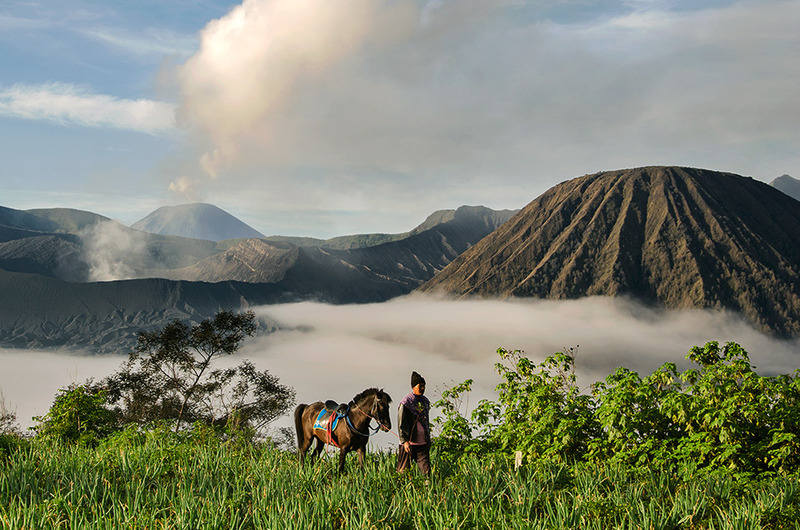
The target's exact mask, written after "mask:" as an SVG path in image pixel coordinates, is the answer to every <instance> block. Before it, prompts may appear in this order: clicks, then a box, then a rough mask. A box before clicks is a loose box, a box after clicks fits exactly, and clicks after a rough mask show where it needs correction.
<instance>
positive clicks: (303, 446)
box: [297, 436, 314, 465]
mask: <svg viewBox="0 0 800 530" xmlns="http://www.w3.org/2000/svg"><path fill="white" fill-rule="evenodd" d="M313 441H314V440H313V439H312V438H311V437H310V436H306V437H305V438H304V439H303V440H302V441H301V442H300V444H299V446H298V448H297V452H298V454H299V455H300V465H303V462H304V461H305V457H306V452H308V448H309V447H310V446H311V442H313Z"/></svg>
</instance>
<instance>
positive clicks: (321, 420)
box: [314, 409, 347, 447]
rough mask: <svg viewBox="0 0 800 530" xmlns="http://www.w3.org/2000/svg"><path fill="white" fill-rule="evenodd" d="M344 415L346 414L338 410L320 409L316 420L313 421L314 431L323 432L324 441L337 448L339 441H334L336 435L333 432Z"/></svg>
mask: <svg viewBox="0 0 800 530" xmlns="http://www.w3.org/2000/svg"><path fill="white" fill-rule="evenodd" d="M346 415H347V413H346V412H342V411H339V410H326V409H322V410H321V411H319V415H318V416H317V419H316V420H314V429H319V430H321V431H325V441H326V442H327V443H329V444H331V445H335V446H336V447H339V441H338V440H337V439H336V434H334V431H335V430H336V425H338V423H339V420H340V419H342V418H344V417H345V416H346Z"/></svg>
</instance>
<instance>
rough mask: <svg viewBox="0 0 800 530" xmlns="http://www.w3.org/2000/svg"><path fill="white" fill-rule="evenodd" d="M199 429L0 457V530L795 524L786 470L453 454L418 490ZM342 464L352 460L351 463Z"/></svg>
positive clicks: (798, 493) (416, 482)
mask: <svg viewBox="0 0 800 530" xmlns="http://www.w3.org/2000/svg"><path fill="white" fill-rule="evenodd" d="M205 428H206V427H201V428H199V429H198V430H195V429H191V430H186V431H181V432H179V433H175V432H172V431H171V430H158V429H157V430H153V431H148V432H142V431H138V430H136V429H133V428H128V429H126V430H124V431H120V432H116V433H114V434H113V435H111V436H109V437H108V438H106V439H105V440H103V441H102V442H101V443H100V444H99V445H98V446H97V447H96V448H90V447H86V446H67V445H52V444H44V443H37V442H36V440H34V442H33V443H32V445H31V447H30V449H29V450H27V451H21V452H17V453H15V454H13V455H11V457H10V458H9V459H7V460H0V527H2V528H8V529H22V528H130V529H150V528H231V529H247V528H286V529H293V528H298V529H299V528H320V529H322V530H334V529H344V528H348V529H365V530H367V529H382V530H383V529H395V530H396V529H406V530H412V529H416V528H428V529H448V530H449V529H455V528H462V529H466V528H498V529H511V528H534V529H536V528H540V529H545V528H586V529H598V530H606V529H613V528H620V529H623V528H624V529H629V528H692V529H712V528H740V527H742V528H771V529H781V528H786V529H789V528H796V527H797V523H796V521H797V516H798V515H799V514H798V508H797V507H798V506H799V505H800V481H798V478H797V477H769V478H765V479H764V480H759V481H739V480H737V479H736V478H734V477H732V476H730V475H726V476H714V477H706V478H700V479H693V480H682V479H681V478H680V477H679V476H677V475H675V474H673V473H670V472H663V471H654V470H637V469H631V468H628V467H626V466H614V465H605V466H604V465H564V464H552V463H550V464H545V463H542V464H532V465H528V466H525V467H523V468H522V469H520V470H518V471H515V470H514V469H513V468H512V466H510V465H509V463H508V462H505V461H501V460H498V459H493V458H486V457H484V456H467V457H465V458H463V459H461V460H460V461H459V462H457V463H453V464H452V465H449V466H447V469H443V468H442V467H440V466H439V465H438V463H439V462H440V459H439V458H438V457H437V455H434V458H433V463H434V469H433V474H432V477H431V484H430V485H426V484H425V483H424V478H423V477H421V476H419V475H418V474H414V473H412V474H408V473H407V474H402V475H401V474H398V473H396V472H395V470H394V466H395V456H394V455H393V454H388V453H372V454H369V455H368V456H367V465H366V470H365V472H364V473H351V474H348V475H344V476H342V475H340V474H339V473H337V472H336V459H335V457H334V458H325V457H323V461H322V462H320V465H317V466H300V465H299V462H298V460H297V458H296V455H295V454H292V453H288V452H282V451H278V450H275V449H273V448H271V447H269V446H258V445H249V446H247V447H241V446H238V445H236V444H230V443H227V442H221V441H220V439H219V438H218V437H216V436H213V435H208V436H207V435H206V434H205V433H204V432H203V429H205ZM353 458H354V457H353Z"/></svg>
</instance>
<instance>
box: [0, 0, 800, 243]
mask: <svg viewBox="0 0 800 530" xmlns="http://www.w3.org/2000/svg"><path fill="white" fill-rule="evenodd" d="M67 4H68V5H67ZM798 23H800V2H798V1H786V0H760V1H732V0H717V1H708V2H703V1H687V0H683V1H667V0H629V1H611V0H608V1H599V2H589V1H581V0H574V1H572V0H543V1H537V2H534V1H530V2H526V1H524V0H430V1H422V0H246V1H245V2H243V3H241V4H239V3H233V2H218V1H211V0H209V1H194V2H189V1H184V0H173V1H170V2H155V1H152V2H151V1H138V2H113V1H102V2H101V1H89V0H72V1H70V2H68V3H67V2H56V1H53V0H44V1H40V2H35V1H30V2H27V1H25V2H23V1H17V0H6V1H4V2H3V3H2V4H0V159H2V162H0V205H3V206H8V207H13V208H21V209H26V208H37V207H71V208H79V209H84V210H90V211H93V212H96V213H100V214H103V215H106V216H108V217H112V218H116V219H119V220H121V221H123V222H125V223H126V224H130V223H133V222H135V221H137V220H138V219H140V218H142V217H144V216H145V215H146V214H147V213H149V212H150V211H152V210H154V209H155V208H157V207H159V206H162V205H165V204H179V203H185V202H194V201H204V202H210V203H213V204H216V205H217V206H220V207H222V208H224V209H225V210H227V211H229V212H231V213H232V214H234V215H236V216H237V217H239V218H241V219H242V220H244V221H245V222H247V223H249V224H251V225H252V226H253V227H254V228H256V229H258V230H259V231H261V232H263V233H265V234H284V235H312V236H318V237H330V236H335V235H342V234H347V233H356V232H400V231H405V230H408V229H410V228H412V227H413V226H415V225H416V224H418V223H419V222H421V221H422V220H423V219H424V218H425V216H426V215H427V214H428V213H430V212H432V211H434V210H437V209H442V208H455V207H458V206H460V205H462V204H484V205H486V206H490V207H493V208H519V207H522V206H524V205H525V204H527V203H528V202H529V201H531V200H532V199H534V198H535V197H536V196H538V195H539V194H540V193H542V192H544V191H545V190H546V189H548V188H549V187H551V186H553V185H555V184H557V183H558V182H561V181H564V180H567V179H569V178H572V177H575V176H579V175H583V174H586V173H593V172H596V171H601V170H607V169H619V168H625V167H636V166H642V165H651V164H669V165H673V164H674V165H688V166H695V167H705V168H709V169H716V170H723V171H731V172H735V173H739V174H743V175H748V176H752V177H754V178H756V179H759V180H763V181H765V182H769V181H771V180H772V179H774V178H775V177H777V176H779V175H781V174H784V173H788V174H790V175H793V176H800V98H798V97H797V93H799V92H800V62H798V61H797V57H800V32H798V31H797V27H798Z"/></svg>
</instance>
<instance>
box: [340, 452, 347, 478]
mask: <svg viewBox="0 0 800 530" xmlns="http://www.w3.org/2000/svg"><path fill="white" fill-rule="evenodd" d="M346 457H347V449H345V448H344V447H342V448H341V449H340V450H339V473H344V462H345V458H346Z"/></svg>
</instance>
